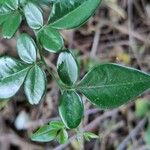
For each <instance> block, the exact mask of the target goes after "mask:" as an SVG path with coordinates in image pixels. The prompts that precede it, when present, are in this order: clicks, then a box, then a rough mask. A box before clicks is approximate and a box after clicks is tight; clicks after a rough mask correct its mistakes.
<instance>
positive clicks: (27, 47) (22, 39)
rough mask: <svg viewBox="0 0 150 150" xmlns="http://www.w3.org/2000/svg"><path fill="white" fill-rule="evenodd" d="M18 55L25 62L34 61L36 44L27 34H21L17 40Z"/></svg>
mask: <svg viewBox="0 0 150 150" xmlns="http://www.w3.org/2000/svg"><path fill="white" fill-rule="evenodd" d="M17 50H18V54H19V57H20V58H21V59H22V60H23V61H25V62H26V63H29V64H32V63H34V62H35V61H36V45H35V42H34V40H33V39H32V38H31V37H30V36H29V35H27V34H21V35H20V36H19V38H18V40H17Z"/></svg>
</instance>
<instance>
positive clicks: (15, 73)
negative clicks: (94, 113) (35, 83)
mask: <svg viewBox="0 0 150 150" xmlns="http://www.w3.org/2000/svg"><path fill="white" fill-rule="evenodd" d="M0 68H1V69H0V99H8V98H10V97H12V96H13V95H15V94H16V93H17V91H18V90H19V89H20V87H21V85H22V84H23V82H24V80H25V77H26V74H27V72H28V70H29V69H30V66H28V65H26V64H24V63H22V62H20V61H18V60H16V59H13V58H11V57H0Z"/></svg>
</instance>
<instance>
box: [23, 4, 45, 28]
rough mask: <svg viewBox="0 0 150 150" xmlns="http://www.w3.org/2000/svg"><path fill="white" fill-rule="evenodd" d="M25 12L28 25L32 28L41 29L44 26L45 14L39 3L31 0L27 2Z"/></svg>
mask: <svg viewBox="0 0 150 150" xmlns="http://www.w3.org/2000/svg"><path fill="white" fill-rule="evenodd" d="M24 14H25V17H26V20H27V23H28V25H29V26H30V27H31V28H32V29H35V30H36V29H40V28H41V27H42V26H43V15H42V12H41V9H40V8H39V7H38V6H37V5H35V4H33V3H30V2H29V3H27V5H26V6H25V7H24Z"/></svg>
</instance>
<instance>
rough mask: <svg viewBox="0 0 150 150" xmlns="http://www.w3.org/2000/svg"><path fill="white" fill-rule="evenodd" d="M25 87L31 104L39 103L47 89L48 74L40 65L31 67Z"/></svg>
mask: <svg viewBox="0 0 150 150" xmlns="http://www.w3.org/2000/svg"><path fill="white" fill-rule="evenodd" d="M24 88H25V94H26V96H27V98H28V101H29V102H30V104H38V103H39V101H40V100H41V99H42V97H43V95H44V93H45V90H46V75H45V72H44V71H43V70H42V69H41V68H40V67H39V66H37V65H35V66H33V67H32V68H31V69H30V71H29V73H28V75H27V77H26V81H25V85H24Z"/></svg>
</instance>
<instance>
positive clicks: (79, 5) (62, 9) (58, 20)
mask: <svg viewBox="0 0 150 150" xmlns="http://www.w3.org/2000/svg"><path fill="white" fill-rule="evenodd" d="M100 2H101V0H72V1H69V2H68V1H66V0H65V1H58V2H56V3H55V4H54V5H53V8H52V11H51V15H50V17H49V23H50V25H51V26H52V27H54V28H57V29H71V28H75V27H79V26H80V25H82V24H83V23H85V22H86V21H87V20H88V19H89V18H90V17H91V16H92V15H93V13H94V12H95V10H96V9H97V7H98V6H99V4H100Z"/></svg>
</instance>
